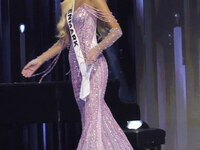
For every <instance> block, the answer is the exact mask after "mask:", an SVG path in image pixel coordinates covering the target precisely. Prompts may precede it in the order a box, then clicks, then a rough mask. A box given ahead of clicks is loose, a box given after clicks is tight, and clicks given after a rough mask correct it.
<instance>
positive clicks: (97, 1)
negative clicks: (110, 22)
mask: <svg viewBox="0 0 200 150" xmlns="http://www.w3.org/2000/svg"><path fill="white" fill-rule="evenodd" d="M86 1H87V3H88V4H90V6H93V7H96V8H97V7H98V5H102V4H105V3H106V1H105V0H86Z"/></svg>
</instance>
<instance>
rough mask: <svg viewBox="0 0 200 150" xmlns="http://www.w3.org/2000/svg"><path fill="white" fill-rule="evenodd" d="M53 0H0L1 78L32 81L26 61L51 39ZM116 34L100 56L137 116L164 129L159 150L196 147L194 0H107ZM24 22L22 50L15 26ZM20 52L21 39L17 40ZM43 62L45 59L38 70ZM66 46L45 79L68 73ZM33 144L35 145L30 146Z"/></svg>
mask: <svg viewBox="0 0 200 150" xmlns="http://www.w3.org/2000/svg"><path fill="white" fill-rule="evenodd" d="M59 2H60V1H59V0H42V1H40V0H18V1H15V0H0V10H1V11H0V38H1V41H0V42H1V45H0V48H1V49H0V68H1V71H0V82H2V83H13V82H30V81H31V82H32V81H38V78H36V79H24V78H22V77H21V75H20V71H21V65H22V64H23V61H22V62H20V61H21V57H23V54H24V53H25V56H26V57H25V61H26V62H28V61H29V60H31V59H32V58H35V57H36V56H38V55H40V54H41V53H42V52H43V51H45V50H46V49H48V48H49V46H51V45H52V44H53V43H54V42H55V41H56V38H55V34H56V22H57V21H58V19H59V11H60V9H59ZM108 4H109V6H110V8H111V10H112V12H113V14H114V15H115V16H116V18H117V19H118V21H119V23H120V25H121V27H122V30H123V33H124V35H123V37H122V38H120V40H119V41H118V42H117V43H115V44H114V45H113V46H112V47H111V48H109V49H108V50H107V51H106V52H105V55H106V57H107V61H108V63H109V67H110V72H109V73H110V74H109V75H110V76H109V77H110V78H111V79H119V80H120V84H121V87H120V97H122V98H123V99H126V100H127V101H129V102H136V101H137V103H138V104H139V105H140V109H141V116H142V120H144V121H146V122H147V123H148V124H149V125H150V126H151V127H159V128H162V129H164V130H166V132H167V137H166V144H165V146H163V149H164V150H199V149H200V142H199V139H200V136H199V135H200V29H199V28H200V0H123V1H122V0H115V1H111V0H108ZM21 23H23V24H25V27H26V29H25V32H24V34H25V37H24V35H21V38H25V40H26V42H25V52H23V53H21V52H20V30H19V25H20V24H21ZM21 49H22V51H23V41H21ZM49 63H50V62H47V63H46V64H44V66H43V67H42V68H41V69H42V70H43V69H44V68H46V67H47V66H48V64H49ZM68 70H69V65H68V60H67V50H66V51H64V52H63V54H62V57H61V59H60V60H59V63H58V65H57V66H56V67H55V69H54V70H53V71H52V73H51V74H50V75H48V77H46V79H45V80H46V81H65V80H69V77H66V76H65V72H67V71H68ZM34 150H35V149H34Z"/></svg>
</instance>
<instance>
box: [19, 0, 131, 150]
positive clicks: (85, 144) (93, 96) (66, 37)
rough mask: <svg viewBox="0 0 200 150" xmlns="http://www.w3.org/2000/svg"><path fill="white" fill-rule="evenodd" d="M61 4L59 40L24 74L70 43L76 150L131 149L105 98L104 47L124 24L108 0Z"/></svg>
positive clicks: (68, 1)
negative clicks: (79, 123) (79, 128)
mask: <svg viewBox="0 0 200 150" xmlns="http://www.w3.org/2000/svg"><path fill="white" fill-rule="evenodd" d="M61 8H62V15H61V18H60V21H59V23H58V25H57V27H58V31H59V35H58V37H59V40H58V41H57V42H56V43H55V44H54V45H53V46H52V47H50V48H49V49H48V50H47V51H46V52H44V53H43V54H41V55H40V56H39V57H37V58H36V59H33V60H32V61H30V62H29V63H28V64H27V65H26V66H25V67H24V69H23V70H22V74H23V76H25V77H31V76H32V74H33V73H34V72H35V71H36V70H37V69H38V68H39V67H40V66H41V65H42V64H43V63H44V62H45V61H47V60H49V59H50V58H52V57H54V56H56V55H58V54H59V53H60V52H61V51H62V50H63V49H64V48H66V47H68V48H69V62H70V69H71V78H72V84H73V89H74V95H75V98H76V102H77V104H78V107H79V110H80V113H81V121H82V134H81V138H80V141H79V144H78V147H77V150H132V149H133V148H132V147H131V145H130V143H129V141H128V139H127V138H126V136H125V134H124V133H123V131H122V130H121V128H120V127H119V125H118V124H117V122H116V121H115V120H114V118H113V116H112V114H111V112H110V110H109V108H108V107H107V105H106V103H105V101H104V94H105V90H106V85H107V79H108V66H107V62H106V60H105V58H104V56H103V54H102V51H103V50H105V49H106V48H108V47H109V46H111V45H112V44H113V43H114V42H115V41H116V40H117V39H118V38H119V37H120V36H121V35H122V31H121V28H120V26H119V24H118V23H117V20H116V19H115V18H114V16H113V15H112V13H111V12H110V10H109V8H108V6H107V4H106V1H105V0H75V1H74V0H64V1H63V2H62V3H61ZM71 8H73V9H71ZM70 19H72V21H71V20H70ZM106 29H107V31H108V32H107V34H106V36H105V37H104V38H103V39H102V40H101V42H99V43H98V42H97V35H96V33H99V34H98V35H99V37H103V35H105V33H106V32H105V31H106ZM96 31H97V32H96ZM79 50H80V51H79ZM80 52H81V53H80ZM79 54H80V55H79ZM88 70H89V71H88ZM87 78H89V80H87ZM83 80H85V82H82V81H83ZM81 90H82V91H81ZM81 92H83V93H82V94H83V95H82V97H81ZM84 92H86V93H87V94H86V95H85V97H84ZM88 92H89V93H88Z"/></svg>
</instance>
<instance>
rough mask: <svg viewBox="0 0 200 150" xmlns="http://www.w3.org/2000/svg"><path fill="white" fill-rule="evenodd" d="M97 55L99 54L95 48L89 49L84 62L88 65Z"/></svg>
mask: <svg viewBox="0 0 200 150" xmlns="http://www.w3.org/2000/svg"><path fill="white" fill-rule="evenodd" d="M98 56H99V53H98V52H97V50H96V49H91V50H90V51H89V52H88V55H87V59H86V64H87V65H88V66H89V65H91V64H93V63H94V62H95V61H96V60H97V57H98Z"/></svg>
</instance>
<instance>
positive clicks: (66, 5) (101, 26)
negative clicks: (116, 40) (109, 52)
mask: <svg viewBox="0 0 200 150" xmlns="http://www.w3.org/2000/svg"><path fill="white" fill-rule="evenodd" d="M73 2H74V0H64V1H63V2H61V3H60V4H61V16H60V20H59V22H58V24H57V30H58V35H57V36H56V37H58V38H65V37H66V34H67V28H66V14H67V12H68V11H69V9H71V8H72V6H73ZM107 32H108V27H107V25H106V24H105V23H104V22H102V21H98V25H97V39H98V41H100V40H102V39H103V37H105V36H106V34H107Z"/></svg>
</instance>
